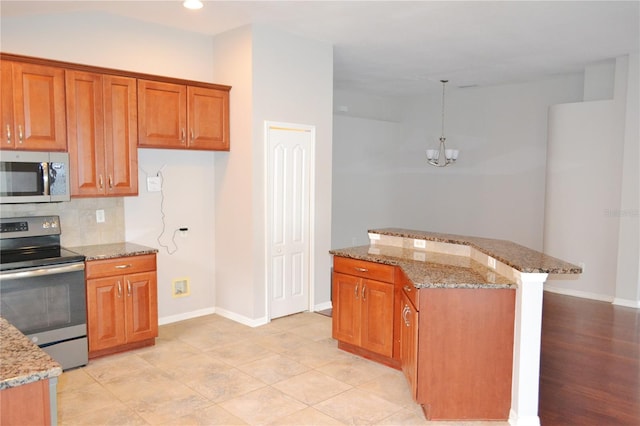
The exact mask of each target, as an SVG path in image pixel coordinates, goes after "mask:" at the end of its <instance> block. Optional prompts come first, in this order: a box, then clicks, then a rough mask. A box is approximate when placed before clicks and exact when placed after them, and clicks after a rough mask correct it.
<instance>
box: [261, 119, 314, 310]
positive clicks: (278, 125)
mask: <svg viewBox="0 0 640 426" xmlns="http://www.w3.org/2000/svg"><path fill="white" fill-rule="evenodd" d="M269 129H278V130H289V131H294V132H311V134H312V138H311V146H310V147H309V148H310V152H309V155H310V158H309V174H310V176H309V289H308V290H309V312H314V304H315V302H314V300H315V297H314V293H315V222H316V220H315V210H316V209H315V204H316V197H315V189H316V170H315V166H316V137H315V135H316V126H313V125H309V124H296V123H285V122H277V121H268V120H265V122H264V141H265V156H264V159H265V164H264V188H263V190H264V208H265V215H264V230H265V251H264V256H265V257H264V264H265V269H264V272H265V275H264V278H265V280H264V281H265V312H266V315H267V321H268V322H270V321H271V278H270V277H271V255H272V253H271V226H270V221H269V219H270V217H271V209H270V203H271V200H270V199H269V193H270V192H269V188H268V184H269V172H270V168H271V141H270V139H269Z"/></svg>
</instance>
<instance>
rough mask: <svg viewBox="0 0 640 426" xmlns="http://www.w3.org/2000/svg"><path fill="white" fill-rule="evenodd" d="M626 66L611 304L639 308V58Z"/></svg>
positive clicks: (632, 57)
mask: <svg viewBox="0 0 640 426" xmlns="http://www.w3.org/2000/svg"><path fill="white" fill-rule="evenodd" d="M620 65H622V64H620ZM627 66H628V68H627V72H626V73H625V74H626V89H627V90H626V102H625V110H626V111H625V112H626V114H625V117H624V118H625V133H624V148H623V149H624V150H623V154H624V159H623V160H622V193H621V201H620V228H619V233H618V238H619V241H618V267H617V275H616V292H615V299H614V303H617V304H621V305H629V306H635V307H637V308H640V99H639V98H640V78H639V77H638V76H640V55H638V54H635V55H631V56H630V57H629V58H628V64H627ZM634 302H635V303H634Z"/></svg>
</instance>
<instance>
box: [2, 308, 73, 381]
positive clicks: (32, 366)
mask: <svg viewBox="0 0 640 426" xmlns="http://www.w3.org/2000/svg"><path fill="white" fill-rule="evenodd" d="M0 342H1V344H0V390H1V389H8V388H13V387H17V386H21V385H26V384H27V383H32V382H37V381H39V380H45V379H49V378H52V377H57V376H59V375H60V374H62V367H61V366H60V364H58V363H57V362H56V361H54V360H53V358H51V357H50V356H49V354H47V353H46V352H44V351H43V350H42V349H40V348H39V347H38V346H36V345H35V344H34V343H32V342H31V340H29V339H28V338H27V337H26V336H25V335H24V334H22V333H21V332H20V331H19V330H18V329H17V328H15V327H14V326H12V325H11V324H9V322H8V321H7V320H6V319H4V318H2V317H0Z"/></svg>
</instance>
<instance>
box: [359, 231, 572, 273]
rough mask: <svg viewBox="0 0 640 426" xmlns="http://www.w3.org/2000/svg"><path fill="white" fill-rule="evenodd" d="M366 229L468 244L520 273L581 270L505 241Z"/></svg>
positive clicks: (404, 236)
mask: <svg viewBox="0 0 640 426" xmlns="http://www.w3.org/2000/svg"><path fill="white" fill-rule="evenodd" d="M369 232H371V233H376V234H380V235H391V236H396V237H403V238H417V239H423V240H428V241H439V242H444V243H451V244H462V245H468V246H471V247H474V248H475V249H477V250H478V251H480V252H482V253H484V254H486V255H488V256H491V257H493V258H495V259H497V260H499V261H500V262H502V263H504V264H506V265H509V266H510V267H512V268H514V269H516V270H518V271H520V272H525V273H548V274H581V273H582V268H580V267H579V266H576V265H574V264H571V263H569V262H565V261H563V260H560V259H557V258H555V257H553V256H549V255H546V254H544V253H541V252H539V251H536V250H532V249H530V248H527V247H524V246H521V245H519V244H516V243H514V242H511V241H507V240H498V239H492V238H481V237H467V236H463V235H455V234H440V233H436V232H425V231H414V230H410V229H402V228H382V229H371V230H369Z"/></svg>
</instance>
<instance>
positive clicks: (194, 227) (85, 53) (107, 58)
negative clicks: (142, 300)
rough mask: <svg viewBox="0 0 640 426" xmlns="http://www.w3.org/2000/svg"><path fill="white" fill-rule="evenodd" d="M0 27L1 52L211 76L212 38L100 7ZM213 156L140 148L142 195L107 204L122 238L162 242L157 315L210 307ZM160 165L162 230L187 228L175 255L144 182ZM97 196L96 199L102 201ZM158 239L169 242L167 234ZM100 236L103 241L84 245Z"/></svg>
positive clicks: (8, 21) (177, 315) (167, 317)
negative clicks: (185, 285) (181, 291)
mask: <svg viewBox="0 0 640 426" xmlns="http://www.w3.org/2000/svg"><path fill="white" fill-rule="evenodd" d="M0 34H1V36H2V38H1V45H0V48H1V50H2V51H3V52H9V53H17V54H23V55H29V56H36V57H43V58H49V59H56V60H62V61H69V62H76V63H82V64H88V65H95V66H102V67H109V68H116V69H123V70H131V71H137V72H144V73H149V74H157V75H165V76H171V77H179V78H185V79H193V80H199V81H208V82H214V81H213V80H212V78H213V74H214V67H213V54H212V51H211V46H212V40H211V38H210V37H205V36H201V35H197V34H192V33H188V32H183V31H176V30H172V29H169V28H167V27H163V26H159V25H153V24H147V23H144V22H140V21H133V20H129V19H125V18H120V17H115V16H111V15H108V14H100V13H69V14H64V15H42V16H35V17H29V18H28V19H23V18H5V17H4V16H3V17H2V25H1V33H0ZM233 143H234V142H232V146H233ZM217 155H222V156H224V155H225V154H218V153H215V154H214V153H203V152H195V151H194V152H187V151H182V152H179V151H163V150H145V149H141V150H139V167H140V168H139V178H140V189H139V192H140V195H139V197H137V198H136V197H125V198H124V203H120V204H119V209H118V210H113V209H112V210H109V212H112V213H113V215H115V216H117V217H107V220H108V221H109V220H114V221H120V220H122V221H124V229H125V235H124V237H126V239H128V240H129V241H132V242H138V243H141V244H145V245H148V246H151V247H156V248H158V249H160V252H159V254H158V287H159V304H158V309H159V316H160V321H161V322H167V321H173V320H177V319H181V318H183V317H184V316H191V315H196V314H198V313H202V312H209V311H212V309H213V307H214V306H215V294H214V291H213V286H214V280H213V276H214V262H213V259H214V252H213V243H212V241H213V240H214V239H215V235H214V227H213V225H212V224H213V221H214V217H213V213H214V198H213V193H214V183H213V182H212V176H213V163H214V158H215V157H216V156H217ZM162 166H165V168H164V169H163V174H164V175H165V178H166V181H165V190H166V191H165V206H164V213H165V215H166V223H167V232H169V233H172V232H173V230H174V229H175V227H177V226H187V227H189V228H190V231H189V232H188V236H187V238H180V237H177V239H176V241H177V243H178V247H179V250H178V251H177V252H176V253H175V254H174V255H172V256H170V255H168V254H167V253H166V250H165V249H163V248H162V247H160V245H159V244H158V242H157V241H156V238H157V236H158V235H160V234H161V233H162V221H161V219H160V210H159V194H158V193H147V192H146V185H145V171H146V172H147V173H152V174H153V173H156V172H157V171H158V170H159V169H160V168H161V167H162ZM96 200H99V199H96ZM87 202H88V201H85V204H86V203H87ZM96 203H98V204H96V205H100V204H99V201H96ZM123 204H124V205H123ZM110 214H111V213H110ZM85 216H86V215H85ZM88 217H91V216H90V215H89V216H88ZM94 217H95V216H94ZM83 225H84V226H87V227H88V228H89V229H88V230H87V232H88V233H89V232H90V233H92V234H95V233H96V232H92V231H91V229H92V227H93V226H98V225H96V224H95V223H92V222H91V221H86V220H85V221H84V222H83ZM122 237H123V236H122V235H119V238H122ZM162 241H163V242H164V243H167V241H166V238H163V239H162ZM63 242H64V240H63ZM102 242H105V241H104V240H101V241H93V242H87V241H83V244H89V243H93V244H96V243H102ZM108 242H112V241H108ZM65 244H67V243H66V242H65ZM184 276H188V277H189V278H190V279H191V296H189V297H185V298H180V299H173V298H172V297H171V293H170V287H171V281H172V280H173V279H175V278H178V277H184Z"/></svg>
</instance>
